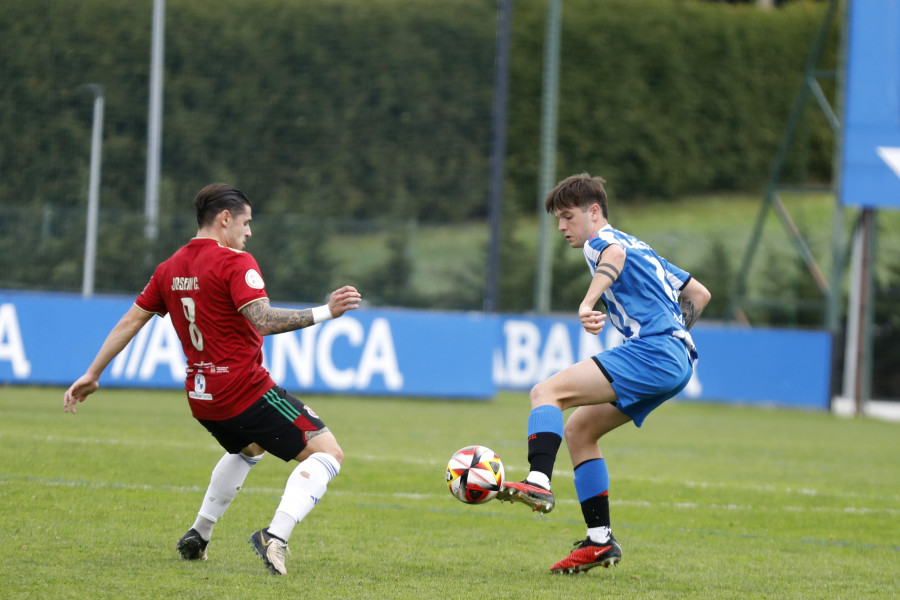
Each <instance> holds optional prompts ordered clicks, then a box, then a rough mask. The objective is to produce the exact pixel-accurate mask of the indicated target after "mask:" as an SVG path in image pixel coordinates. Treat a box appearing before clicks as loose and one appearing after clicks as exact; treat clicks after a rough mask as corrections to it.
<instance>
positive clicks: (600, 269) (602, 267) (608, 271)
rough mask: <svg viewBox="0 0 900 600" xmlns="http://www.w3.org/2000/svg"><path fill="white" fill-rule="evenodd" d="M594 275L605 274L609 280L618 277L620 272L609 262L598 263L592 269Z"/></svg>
mask: <svg viewBox="0 0 900 600" xmlns="http://www.w3.org/2000/svg"><path fill="white" fill-rule="evenodd" d="M594 275H606V276H607V277H609V279H610V281H615V280H616V279H618V278H619V275H620V272H619V270H618V269H617V268H616V267H615V265H612V264H610V263H600V264H599V265H597V268H596V269H594Z"/></svg>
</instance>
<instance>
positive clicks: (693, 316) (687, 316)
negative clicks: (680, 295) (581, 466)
mask: <svg viewBox="0 0 900 600" xmlns="http://www.w3.org/2000/svg"><path fill="white" fill-rule="evenodd" d="M701 312H703V310H702V309H699V310H698V309H697V308H696V307H695V306H694V303H693V302H691V301H690V300H686V299H683V300H682V301H681V316H682V317H683V318H684V328H685V329H690V328H691V327H693V326H694V323H696V322H697V319H699V318H700V313H701Z"/></svg>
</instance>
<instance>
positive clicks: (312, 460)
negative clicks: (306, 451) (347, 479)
mask: <svg viewBox="0 0 900 600" xmlns="http://www.w3.org/2000/svg"><path fill="white" fill-rule="evenodd" d="M340 470H341V465H340V463H339V462H338V461H337V459H335V458H334V457H333V456H331V455H330V454H326V453H325V452H316V453H314V454H312V455H310V456H309V458H307V459H306V460H304V461H303V462H302V463H300V464H299V465H297V466H296V467H295V468H294V471H293V472H292V473H291V476H290V477H288V480H287V484H286V485H285V486H284V494H283V495H282V496H281V503H280V504H279V505H278V509H277V510H276V511H275V516H274V517H273V518H272V523H271V524H270V525H269V534H270V535H274V536H275V537H277V538H281V539H282V540H284V541H285V542H286V541H288V539H289V538H290V537H291V533H292V532H293V530H294V526H295V525H296V524H297V523H299V522H300V521H302V520H303V519H304V518H305V517H306V515H308V514H309V513H310V511H312V509H313V508H314V507H315V506H316V504H318V502H319V500H320V499H321V498H322V496H323V495H324V494H325V491H326V489H327V488H328V484H329V483H331V480H332V479H334V478H335V477H336V476H337V474H338V472H340Z"/></svg>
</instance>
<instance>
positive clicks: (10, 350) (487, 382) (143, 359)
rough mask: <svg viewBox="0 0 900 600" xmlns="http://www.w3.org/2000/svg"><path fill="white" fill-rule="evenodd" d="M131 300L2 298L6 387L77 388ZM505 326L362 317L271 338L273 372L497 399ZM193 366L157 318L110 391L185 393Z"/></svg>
mask: <svg viewBox="0 0 900 600" xmlns="http://www.w3.org/2000/svg"><path fill="white" fill-rule="evenodd" d="M132 303H133V300H132V299H130V298H95V299H91V300H83V299H82V298H80V297H79V296H73V295H63V294H34V293H30V294H29V293H21V294H20V293H14V292H0V382H5V383H39V384H58V385H69V384H70V383H71V382H72V381H74V380H75V379H76V378H78V377H79V376H80V375H81V374H82V373H83V372H84V370H85V369H86V368H87V367H88V365H89V364H90V361H91V360H92V359H93V357H94V355H95V354H96V352H97V350H98V349H99V348H100V345H101V344H102V343H103V340H104V339H105V338H106V335H107V334H108V333H109V330H110V329H112V327H113V326H114V325H115V324H116V323H117V322H118V320H119V318H120V317H121V316H122V315H123V314H124V313H125V312H126V311H127V310H128V309H129V307H130V306H131V305H132ZM495 324H496V320H495V319H493V318H489V317H486V316H484V315H482V314H480V313H472V314H465V313H439V312H414V311H390V310H357V311H353V312H350V313H347V314H345V315H344V316H343V317H341V318H339V319H335V320H333V321H326V322H324V323H320V324H318V325H315V326H313V327H308V328H306V329H303V330H300V331H296V332H291V333H283V334H279V335H274V336H267V337H266V338H265V343H264V346H263V352H264V355H265V365H266V368H267V369H269V371H270V372H271V373H272V376H273V378H274V379H275V381H276V382H278V383H279V384H280V385H282V386H284V387H285V388H287V389H289V390H292V391H304V392H344V393H359V394H390V395H397V396H442V397H460V398H490V397H492V396H494V393H495V387H494V383H493V379H492V373H491V352H492V349H493V347H494V345H495V343H496V339H497V333H496V331H495ZM185 367H186V365H185V359H184V354H183V352H182V350H181V343H180V342H179V341H178V337H177V336H176V335H175V329H174V328H173V327H172V325H171V323H170V322H169V319H168V317H166V318H164V319H161V318H158V317H157V318H153V319H151V320H150V322H149V323H148V324H147V325H146V326H145V327H144V328H143V329H142V330H141V331H140V332H139V333H138V335H137V336H135V338H134V339H133V340H132V342H131V343H130V344H129V345H128V347H126V348H125V350H124V351H122V352H121V353H120V354H119V356H118V357H116V359H115V360H113V362H112V363H111V364H110V365H109V367H108V368H107V369H106V371H105V372H104V374H103V377H102V378H101V379H100V383H101V385H104V386H115V387H151V388H152V387H157V388H167V387H171V388H180V387H183V385H184V374H185Z"/></svg>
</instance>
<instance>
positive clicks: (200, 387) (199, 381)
mask: <svg viewBox="0 0 900 600" xmlns="http://www.w3.org/2000/svg"><path fill="white" fill-rule="evenodd" d="M188 397H190V398H192V399H194V400H212V399H213V397H212V394H207V393H206V376H205V375H203V373H197V374H196V375H194V389H192V390H191V391H189V392H188Z"/></svg>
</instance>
